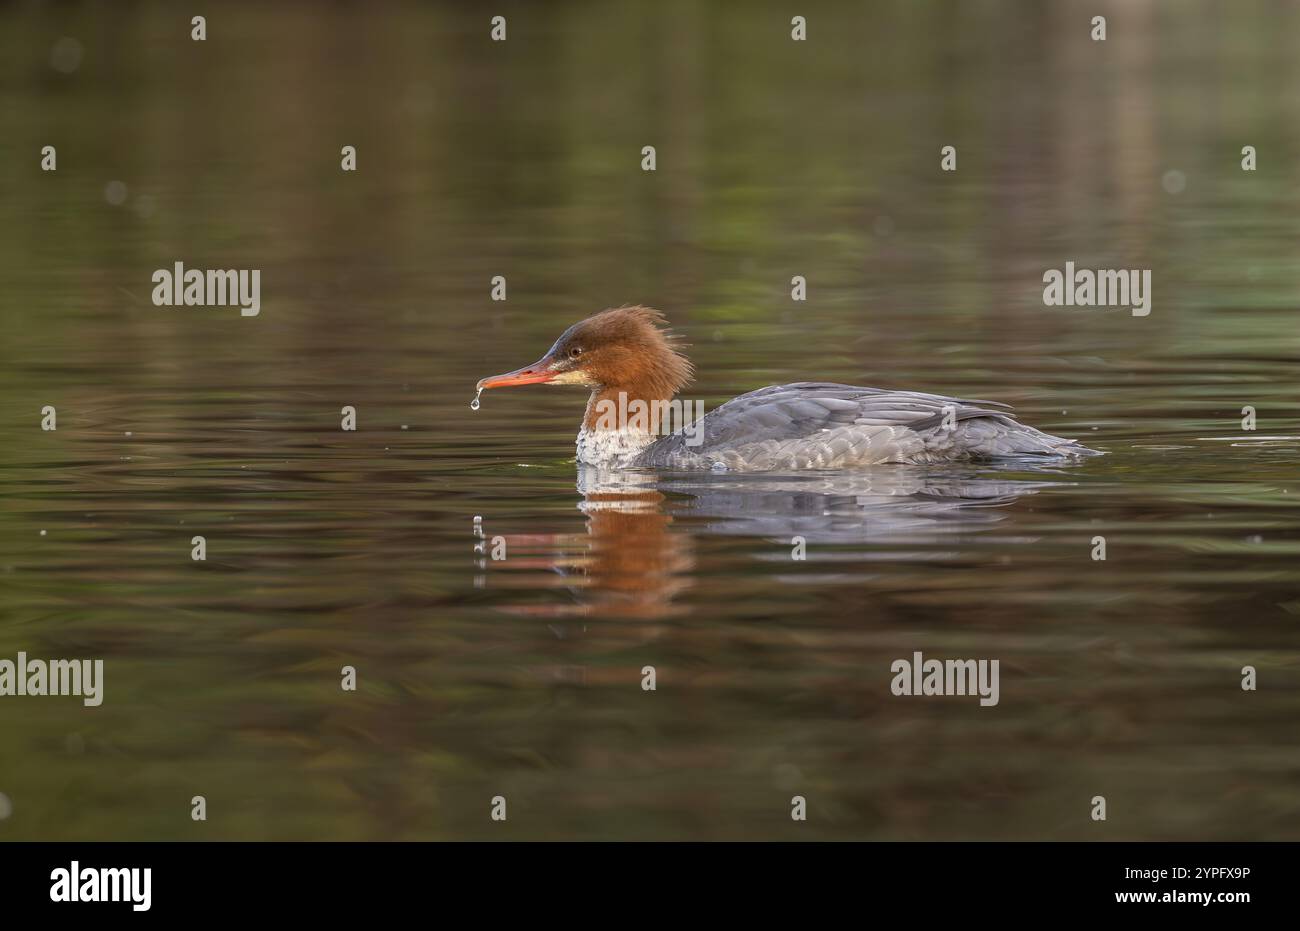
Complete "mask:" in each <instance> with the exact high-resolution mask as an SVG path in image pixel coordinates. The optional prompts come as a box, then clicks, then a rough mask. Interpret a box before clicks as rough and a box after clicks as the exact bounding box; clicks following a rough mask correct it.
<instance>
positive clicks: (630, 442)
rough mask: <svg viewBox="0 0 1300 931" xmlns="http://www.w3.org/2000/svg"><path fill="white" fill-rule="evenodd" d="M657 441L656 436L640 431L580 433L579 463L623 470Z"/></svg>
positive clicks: (584, 428)
mask: <svg viewBox="0 0 1300 931" xmlns="http://www.w3.org/2000/svg"><path fill="white" fill-rule="evenodd" d="M654 440H655V437H654V434H652V433H645V432H642V431H639V430H588V429H587V428H586V427H583V428H582V429H581V430H579V431H578V461H579V462H581V463H583V464H584V465H598V466H604V467H605V468H612V469H622V468H626V467H628V466H630V465H631V464H632V461H633V460H634V459H636V457H637V456H638V455H639V454H640V453H641V451H642V450H644V449H645V448H646V447H647V446H649V445H650V444H651V443H653V442H654Z"/></svg>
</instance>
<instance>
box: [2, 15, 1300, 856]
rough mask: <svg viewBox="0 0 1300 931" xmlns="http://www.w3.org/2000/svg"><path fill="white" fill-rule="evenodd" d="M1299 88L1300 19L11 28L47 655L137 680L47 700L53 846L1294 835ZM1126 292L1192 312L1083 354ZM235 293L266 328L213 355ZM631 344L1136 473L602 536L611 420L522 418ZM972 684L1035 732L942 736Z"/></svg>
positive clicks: (972, 485)
mask: <svg viewBox="0 0 1300 931" xmlns="http://www.w3.org/2000/svg"><path fill="white" fill-rule="evenodd" d="M196 14H203V15H205V16H206V18H207V39H206V41H203V42H195V41H192V40H191V38H190V31H191V28H192V27H191V24H190V17H191V16H192V15H196ZM497 14H499V15H504V16H505V17H506V18H507V22H508V39H507V41H505V42H492V41H490V39H489V28H490V26H489V20H490V18H491V16H492V15H497ZM796 14H797V15H802V16H804V17H806V18H807V22H808V36H809V38H808V41H806V42H793V41H791V38H790V28H791V27H790V19H791V16H793V15H796ZM1096 15H1104V16H1106V17H1107V40H1106V41H1105V42H1094V41H1092V40H1091V39H1090V36H1089V34H1090V32H1091V29H1092V27H1091V19H1092V17H1093V16H1096ZM1297 48H1300V5H1297V4H1296V3H1281V2H1233V3H1226V2H1221V3H1212V2H1142V0H1134V2H1124V3H1105V2H1088V3H1076V2H1054V3H1036V2H1019V3H1018V2H970V3H941V2H892V3H891V2H871V3H830V2H803V0H800V2H799V3H796V4H790V3H768V2H756V3H751V2H746V3H740V2H730V3H704V2H671V0H670V2H632V3H617V4H601V3H581V2H570V3H563V2H557V3H511V2H501V3H496V4H493V5H491V8H490V9H489V8H488V7H486V6H483V5H480V4H473V3H461V4H417V3H297V4H294V3H283V4H282V3H275V4H255V3H247V4H242V3H230V4H221V5H220V6H210V7H208V8H207V9H197V8H196V9H187V8H184V7H181V6H177V5H176V4H172V3H128V2H120V3H117V2H115V3H112V4H107V3H105V4H97V3H30V2H28V3H22V2H19V3H6V4H3V5H0V282H3V287H0V449H2V450H3V451H4V454H3V457H0V500H2V501H3V504H2V505H0V657H10V658H12V657H13V656H14V655H15V654H16V652H17V651H18V650H25V651H27V652H28V654H29V655H32V656H40V657H45V658H54V657H68V658H72V657H95V658H103V659H104V660H105V663H106V684H105V699H104V704H103V706H102V707H100V708H93V709H92V708H83V707H82V706H81V704H80V702H79V701H76V700H75V699H71V698H45V699H37V698H30V697H29V698H16V697H11V698H5V699H3V700H0V794H2V795H3V797H4V798H5V799H7V800H8V802H9V804H8V807H7V815H6V813H5V806H2V805H0V838H4V837H9V838H23V839H63V838H91V839H116V838H144V839H162V838H277V839H286V838H304V839H378V838H393V839H397V838H400V839H422V838H480V837H509V838H658V839H668V838H759V837H774V838H873V839H937V838H1053V839H1065V838H1081V839H1091V838H1099V839H1100V838H1112V839H1113V838H1125V839H1129V838H1157V839H1158V838H1177V839H1201V838H1206V839H1209V838H1216V839H1218V838H1222V839H1238V838H1240V839H1246V838H1270V839H1278V838H1294V837H1295V836H1296V834H1297V829H1298V828H1300V793H1297V792H1296V788H1295V787H1296V785H1297V781H1296V780H1297V776H1300V749H1298V748H1297V747H1296V745H1295V730H1294V722H1295V720H1296V716H1297V712H1300V702H1298V701H1297V699H1296V694H1297V693H1296V686H1297V685H1298V684H1300V675H1298V673H1297V665H1296V659H1295V657H1296V652H1295V650H1296V647H1297V645H1300V644H1298V642H1297V641H1298V639H1300V638H1298V637H1297V630H1296V624H1297V621H1298V620H1300V571H1298V570H1297V565H1298V563H1297V556H1300V513H1298V512H1297V501H1298V500H1300V475H1298V474H1297V470H1296V454H1297V450H1300V437H1298V436H1297V434H1300V430H1297V410H1300V388H1298V387H1297V383H1296V378H1295V372H1296V362H1297V359H1298V356H1300V353H1298V350H1300V327H1298V326H1297V312H1296V304H1297V300H1296V298H1297V276H1298V273H1300V254H1298V250H1297V242H1300V238H1298V234H1300V212H1298V211H1297V206H1300V159H1298V158H1297V156H1298V155H1300V152H1298V142H1300V140H1298V139H1297V127H1300V83H1298V81H1300V61H1298V58H1300V56H1297V54H1296V51H1297ZM45 145H53V146H55V147H56V148H57V159H58V170H57V171H55V172H42V171H41V170H40V150H41V147H42V146H45ZM344 145H354V146H356V148H357V162H358V170H357V171H356V172H342V171H341V170H340V166H339V162H340V148H341V147H342V146H344ZM645 145H654V146H655V147H656V149H657V162H658V166H657V171H655V172H653V173H650V172H643V171H642V170H641V167H640V162H641V148H642V146H645ZM945 145H953V146H955V147H956V149H957V153H958V154H957V158H958V170H957V171H956V172H955V173H948V172H941V171H940V170H939V159H940V154H939V153H940V149H941V148H942V147H943V146H945ZM1244 145H1253V146H1255V147H1256V149H1257V150H1258V153H1259V155H1258V159H1259V168H1258V170H1257V171H1255V172H1244V171H1242V170H1241V168H1240V162H1241V148H1242V146H1244ZM1067 260H1069V261H1074V262H1076V263H1078V265H1079V266H1080V267H1092V268H1097V267H1101V268H1125V269H1127V268H1139V269H1141V268H1146V269H1151V270H1152V275H1153V290H1154V296H1153V301H1152V313H1151V315H1150V316H1149V317H1145V318H1136V317H1133V316H1131V315H1130V314H1129V313H1128V312H1127V311H1126V310H1098V309H1082V308H1059V307H1045V306H1044V305H1043V301H1042V288H1043V284H1042V274H1043V272H1044V270H1046V269H1048V268H1061V267H1063V265H1064V263H1065V262H1066V261H1067ZM177 261H181V262H184V263H185V264H186V266H187V267H194V268H257V269H260V270H261V272H262V295H261V298H262V310H261V314H260V315H259V316H258V317H255V318H242V317H241V316H240V315H239V312H238V311H237V310H235V309H233V308H224V309H219V308H206V309H205V308H197V307H192V308H166V307H161V308H160V307H155V306H153V304H152V303H151V301H150V294H151V291H152V287H153V285H152V282H151V280H150V276H151V275H152V273H153V271H154V270H155V269H159V268H166V269H170V268H171V267H172V264H173V263H174V262H177ZM495 275H503V276H505V277H506V278H507V281H508V289H509V291H508V294H509V299H508V300H507V301H505V302H504V303H502V302H493V301H491V300H490V299H489V290H490V280H491V278H492V277H493V276H495ZM794 275H803V276H806V278H807V280H808V294H809V298H808V300H807V301H806V302H804V303H795V302H792V301H791V299H790V293H789V291H790V279H791V277H792V276H794ZM622 303H647V304H651V305H654V306H656V307H659V308H661V309H662V310H664V311H665V312H666V313H667V314H668V316H669V318H670V319H671V320H672V322H673V324H674V325H675V326H676V328H677V330H678V331H679V332H680V333H681V334H682V335H684V336H685V337H686V339H687V341H688V342H689V343H690V344H691V347H690V350H689V351H690V353H691V355H692V357H693V358H694V360H695V362H696V363H697V365H698V366H699V369H700V375H699V378H698V381H697V384H696V385H695V386H694V387H692V388H691V389H690V396H691V397H695V398H701V399H703V400H704V401H705V402H706V403H707V404H708V405H709V406H710V407H711V406H713V405H715V404H717V403H719V402H720V401H722V400H724V399H725V398H727V397H730V396H732V395H735V394H738V393H740V392H742V391H746V390H750V389H752V388H756V387H760V386H762V385H765V384H770V383H773V382H778V381H787V380H800V379H828V380H838V381H848V382H853V383H860V384H875V385H885V386H900V387H910V388H915V389H920V390H928V391H936V392H943V393H952V394H959V395H964V396H970V397H978V398H992V399H994V400H1000V401H1004V402H1009V403H1013V404H1015V405H1016V406H1017V408H1018V410H1019V411H1020V413H1021V414H1022V416H1023V417H1024V418H1025V419H1026V420H1027V421H1029V422H1031V423H1034V424H1035V425H1037V426H1040V427H1043V428H1044V429H1048V430H1051V431H1052V432H1055V433H1060V434H1063V435H1066V436H1074V437H1079V438H1081V439H1083V440H1084V442H1086V443H1088V444H1089V445H1092V446H1096V447H1098V448H1101V449H1105V450H1107V451H1108V452H1109V453H1110V455H1108V456H1107V457H1105V458H1104V459H1101V460H1092V461H1089V462H1087V463H1084V464H1082V465H1079V466H1070V467H1064V466H1063V467H1059V468H1049V469H1045V470H1034V471H1028V470H1026V469H998V470H988V469H978V468H977V469H963V470H957V471H953V470H951V469H949V470H943V469H936V470H927V471H922V472H913V473H904V474H903V475H902V476H901V477H900V475H899V474H898V473H897V471H895V473H891V474H889V475H886V476H883V477H868V478H862V479H861V480H858V479H852V480H847V481H845V480H841V479H836V478H834V477H830V478H817V477H803V479H801V480H799V481H785V482H773V483H769V484H767V485H763V486H754V485H752V484H751V485H746V484H743V483H741V484H737V485H734V486H733V485H730V484H723V485H719V484H717V483H710V482H703V481H702V480H700V481H693V480H690V479H682V478H677V479H671V478H664V479H662V480H661V479H656V478H654V477H648V478H647V479H646V480H645V484H644V486H643V487H641V486H638V488H636V489H633V490H631V491H629V490H627V489H613V490H610V489H607V488H600V487H597V488H594V489H593V488H592V487H591V486H589V485H585V484H584V485H581V486H580V485H579V482H578V479H577V476H576V475H575V468H574V466H573V464H572V462H571V461H570V460H571V458H572V455H573V447H572V441H573V435H574V433H575V432H576V429H577V425H578V419H579V415H580V411H581V406H582V401H583V399H582V397H581V395H580V393H573V392H567V391H561V390H551V389H520V390H518V391H514V392H493V393H492V394H490V395H488V396H485V398H484V406H483V408H482V409H481V410H480V411H478V412H477V413H471V412H470V410H469V408H468V402H469V400H470V398H471V396H472V394H473V384H474V382H475V381H476V380H477V379H478V378H480V377H482V376H484V375H488V374H491V373H495V372H499V371H504V370H506V369H509V368H514V367H516V366H518V365H522V364H524V363H527V362H530V361H532V360H533V359H535V358H537V356H538V355H540V354H541V352H542V351H544V350H545V349H546V347H547V346H549V345H550V343H551V341H552V340H553V339H554V337H555V336H556V335H558V333H559V332H560V331H561V330H562V329H563V328H564V327H566V326H567V325H569V324H570V323H572V322H574V321H575V320H577V319H579V318H581V317H582V316H585V315H586V314H588V313H590V312H592V311H595V310H599V309H601V308H603V307H606V306H611V305H616V304H622ZM44 405H53V406H55V407H56V408H57V410H58V431H57V432H54V433H48V432H42V431H41V430H40V429H39V423H40V410H41V408H42V406H44ZM343 405H354V406H355V407H356V408H357V410H358V419H359V427H360V428H359V430H358V431H357V432H356V433H344V432H341V431H340V430H339V419H340V417H339V411H340V408H341V407H342V406H343ZM1245 405H1251V406H1253V407H1255V408H1256V409H1257V411H1258V417H1259V430H1258V431H1257V432H1255V433H1243V431H1242V430H1241V423H1240V421H1241V409H1242V407H1243V406H1245ZM971 499H974V500H977V501H978V500H980V499H984V500H985V502H986V503H985V504H983V505H978V504H977V505H975V506H967V504H966V503H963V502H968V501H969V500H971ZM475 515H479V516H482V517H483V525H484V527H485V530H486V532H487V534H488V535H489V536H494V535H502V536H504V537H505V538H506V539H507V542H508V544H509V553H510V556H509V558H508V559H507V560H505V561H504V562H501V563H492V562H491V561H482V557H481V556H480V555H479V554H476V553H475V552H474V549H473V547H474V543H475V542H476V541H475V539H474V537H473V536H472V534H471V530H472V526H473V525H472V519H473V517H474V516H475ZM196 533H201V534H205V535H206V536H207V539H208V551H209V553H208V560H207V561H206V562H205V563H194V562H192V561H191V560H190V558H189V553H190V544H189V540H190V537H191V535H192V534H196ZM796 533H798V534H802V535H805V536H806V537H807V538H808V540H809V541H810V551H809V559H808V560H807V561H806V562H792V561H791V560H790V558H789V554H790V539H791V536H792V535H793V534H796ZM1095 534H1104V535H1106V536H1107V539H1108V541H1109V558H1108V560H1107V561H1106V562H1104V563H1098V562H1095V561H1093V560H1091V559H1090V557H1089V554H1090V551H1091V549H1092V546H1091V543H1090V541H1091V539H1092V537H1093V536H1094V535H1095ZM915 649H922V650H924V651H926V654H927V655H935V656H940V657H950V658H951V657H972V656H973V657H988V658H1000V660H1001V665H1002V699H1001V703H1000V705H999V706H998V707H996V708H990V709H981V708H979V706H978V704H977V702H975V701H965V700H961V699H943V700H940V699H930V700H922V699H915V700H911V699H897V698H894V697H893V696H892V695H890V693H889V690H888V685H889V680H890V674H889V671H888V670H889V664H890V662H891V661H892V660H893V659H895V658H898V657H904V656H910V655H911V652H912V651H913V650H915ZM344 664H353V665H355V666H356V667H357V669H358V677H359V682H360V689H359V691H358V692H357V693H345V692H342V691H341V690H340V688H339V673H338V670H339V668H340V666H342V665H344ZM647 664H653V665H655V666H656V668H657V669H658V671H659V688H658V690H657V691H656V692H652V693H647V692H643V691H642V690H641V688H640V682H641V673H640V670H641V668H642V667H643V666H644V665H647ZM1245 664H1253V665H1256V666H1257V667H1258V668H1259V670H1260V689H1259V691H1258V692H1243V691H1242V690H1241V689H1240V687H1239V680H1240V669H1241V667H1242V666H1243V665H1245ZM498 794H504V795H506V796H507V797H508V799H509V805H510V808H509V811H510V818H509V821H508V822H506V823H504V824H498V823H493V822H492V821H490V820H489V818H488V812H489V800H490V798H491V797H492V796H494V795H498ZM794 794H802V795H804V796H806V797H807V798H808V800H809V819H808V821H807V822H806V823H792V822H791V820H790V817H789V800H790V797H791V796H792V795H794ZM1099 794H1100V795H1105V796H1106V797H1107V799H1108V804H1109V820H1108V821H1107V822H1106V823H1104V824H1099V823H1094V822H1092V821H1091V819H1090V818H1089V813H1090V806H1089V800H1090V799H1091V798H1092V796H1094V795H1099ZM195 795H204V796H205V797H206V798H207V800H208V812H209V814H208V821H207V822H206V823H202V824H196V823H193V822H192V821H191V820H190V817H189V814H190V799H191V797H192V796H195Z"/></svg>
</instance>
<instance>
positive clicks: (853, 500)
mask: <svg viewBox="0 0 1300 931" xmlns="http://www.w3.org/2000/svg"><path fill="white" fill-rule="evenodd" d="M1008 467H1009V466H1003V467H1002V469H1003V470H1005V469H1006V468H1008ZM1010 467H1014V466H1010ZM1037 472H1038V474H1039V475H1041V480H1035V481H1027V480H1024V479H1023V478H1014V479H1013V478H1009V477H1008V478H1002V477H999V475H998V469H996V468H995V467H992V466H986V467H982V468H978V469H977V468H974V467H969V466H967V467H964V468H958V467H953V466H940V467H935V468H934V469H933V470H927V469H918V468H914V467H898V466H893V467H890V466H885V467H879V468H876V469H866V470H860V471H853V472H835V473H801V474H797V475H787V476H778V475H770V474H765V475H757V474H751V475H743V474H741V475H738V474H727V473H723V474H711V473H704V474H701V473H689V474H682V473H678V474H660V473H654V472H606V471H601V470H597V469H593V468H589V467H582V468H580V469H579V472H578V491H579V493H580V494H581V496H582V497H581V499H580V501H579V502H578V507H579V509H580V510H582V511H583V513H585V514H586V516H587V526H586V532H585V533H581V534H574V533H560V534H527V535H518V536H513V537H511V536H508V537H507V539H508V540H510V541H511V552H512V553H513V552H516V551H517V550H516V547H517V546H520V544H522V546H520V548H521V549H522V550H523V551H524V553H526V555H525V556H524V559H522V560H516V559H514V558H512V559H510V560H509V561H507V562H506V563H499V564H497V565H498V566H500V567H501V568H510V569H536V568H546V569H548V570H550V571H552V572H555V573H558V574H559V575H560V576H562V577H563V579H564V582H563V587H564V588H565V589H567V592H568V597H567V599H566V601H565V602H563V603H561V604H555V603H551V604H548V605H538V604H536V603H533V604H528V605H517V606H513V607H511V608H507V610H510V611H511V612H512V613H515V612H517V613H525V614H532V615H537V616H545V617H549V618H556V619H557V620H558V619H560V618H569V619H572V618H575V617H588V616H591V617H601V618H635V619H649V620H653V619H658V618H665V617H669V616H671V615H673V614H676V613H680V612H681V611H683V610H684V607H683V606H682V605H680V604H678V603H677V599H678V597H679V596H680V595H681V594H682V593H683V592H685V591H686V590H688V589H689V588H690V587H691V586H692V585H693V584H694V575H695V573H694V569H695V565H696V558H697V556H696V550H697V543H696V538H697V537H699V536H701V535H705V534H708V535H729V536H747V537H754V538H758V539H760V540H764V541H766V542H767V544H769V545H767V546H760V547H759V548H758V550H757V552H756V553H755V554H754V558H756V559H769V560H772V561H774V562H777V563H779V564H784V565H787V566H789V567H790V568H791V569H792V572H791V581H792V582H796V583H798V584H835V583H840V584H850V583H852V582H853V580H854V579H855V578H856V579H861V577H862V576H861V571H860V566H859V567H858V568H857V569H856V574H855V571H854V570H855V565H856V564H862V563H867V562H871V561H880V560H886V561H890V560H892V561H915V560H943V559H950V558H953V557H955V556H957V555H959V554H960V553H961V552H962V547H963V544H965V543H967V542H970V541H971V540H973V539H974V538H976V537H977V536H980V535H985V534H988V533H989V531H990V530H991V529H993V528H995V527H996V526H997V525H999V524H1000V523H1002V522H1003V521H1004V520H1005V519H1006V518H1007V517H1008V516H1009V514H1011V513H1012V511H1011V510H1010V509H1009V508H1008V505H1010V504H1012V503H1013V502H1015V501H1017V500H1018V499H1020V498H1021V497H1023V496H1025V495H1030V494H1034V493H1036V492H1037V491H1038V490H1040V489H1042V488H1046V487H1050V486H1052V485H1055V484H1059V483H1061V482H1063V481H1068V478H1067V477H1066V473H1065V472H1061V473H1055V474H1054V473H1052V472H1049V471H1044V470H1043V469H1042V468H1041V467H1040V468H1039V469H1038V470H1037ZM1049 479H1052V480H1049ZM796 538H801V539H802V540H803V541H804V544H805V547H806V552H805V555H804V559H803V561H802V563H803V564H802V565H800V564H799V563H796V561H795V558H794V556H793V553H794V549H795V544H796V542H797V541H796ZM1021 542H1032V541H1021ZM819 544H820V545H821V546H820V547H819ZM853 544H862V546H861V547H860V548H856V549H855V548H854V546H853ZM817 563H824V564H826V565H828V566H829V565H835V566H837V567H839V569H840V571H839V572H837V573H830V574H827V573H821V574H817V573H815V572H811V571H809V568H810V565H809V564H814V565H815V564H817ZM796 569H797V570H798V571H797V572H795V571H793V570H796ZM568 630H569V628H565V627H560V626H557V627H556V628H555V631H556V633H557V635H559V636H564V635H566V633H567V631H568ZM642 633H643V634H646V635H651V636H653V633H652V632H651V631H649V630H644V631H642Z"/></svg>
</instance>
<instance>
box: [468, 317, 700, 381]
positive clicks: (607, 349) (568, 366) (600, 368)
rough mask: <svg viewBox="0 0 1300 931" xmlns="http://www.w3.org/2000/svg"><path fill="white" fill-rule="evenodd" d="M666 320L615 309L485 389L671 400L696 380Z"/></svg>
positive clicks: (567, 333)
mask: <svg viewBox="0 0 1300 931" xmlns="http://www.w3.org/2000/svg"><path fill="white" fill-rule="evenodd" d="M666 324H667V321H666V320H665V319H664V315H663V314H662V313H660V312H659V311H657V310H654V309H652V308H650V307H615V308H613V309H611V310H604V311H601V312H600V313H598V314H595V315H593V316H591V317H588V318H587V319H586V320H582V321H580V322H578V323H575V324H574V325H573V326H571V327H569V328H568V329H567V330H565V331H564V333H563V334H561V336H560V338H559V339H557V340H556V341H555V345H554V346H552V347H551V349H550V351H549V352H547V353H546V355H545V356H543V357H542V358H541V359H539V360H538V361H537V362H534V363H533V364H532V365H530V366H525V367H524V368H522V369H518V370H516V371H514V372H510V373H508V374H506V375H497V376H494V377H492V378H485V379H483V380H482V381H480V382H479V387H480V388H503V387H506V386H509V385H525V384H558V385H585V386H587V387H589V388H603V389H607V390H613V391H626V392H628V394H629V395H635V396H638V397H642V398H646V399H668V398H671V397H672V396H673V395H675V394H676V393H677V392H678V391H680V390H681V389H682V387H683V386H685V385H686V384H687V383H688V382H689V381H690V380H691V375H692V368H691V363H690V360H689V359H687V358H686V357H685V356H684V355H682V354H681V353H680V352H679V351H678V350H677V347H676V345H675V344H676V342H677V339H676V337H675V336H674V335H673V334H672V333H671V332H669V331H668V329H667V328H666Z"/></svg>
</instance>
